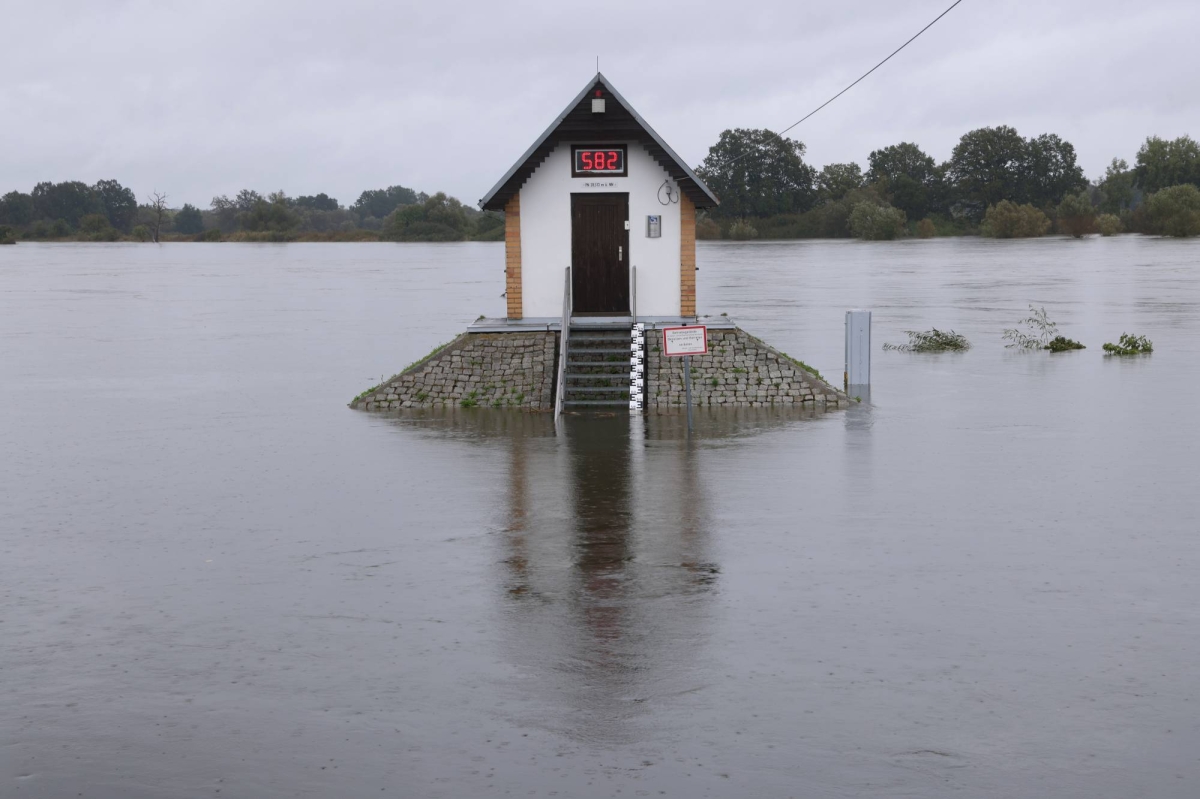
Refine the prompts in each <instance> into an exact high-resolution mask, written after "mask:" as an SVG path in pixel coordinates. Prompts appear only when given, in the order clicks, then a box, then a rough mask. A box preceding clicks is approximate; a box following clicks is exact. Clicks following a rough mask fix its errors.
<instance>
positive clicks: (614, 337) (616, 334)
mask: <svg viewBox="0 0 1200 799" xmlns="http://www.w3.org/2000/svg"><path fill="white" fill-rule="evenodd" d="M567 341H568V342H570V343H571V344H574V343H575V342H576V341H602V342H610V341H632V338H631V337H630V335H629V331H628V330H614V331H612V332H611V333H575V332H573V331H572V333H571V335H570V336H568V337H567Z"/></svg>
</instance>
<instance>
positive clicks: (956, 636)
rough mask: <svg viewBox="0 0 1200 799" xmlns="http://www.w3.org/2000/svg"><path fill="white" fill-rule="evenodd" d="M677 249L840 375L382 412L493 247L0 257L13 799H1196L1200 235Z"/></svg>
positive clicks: (791, 347)
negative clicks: (759, 400) (931, 347)
mask: <svg viewBox="0 0 1200 799" xmlns="http://www.w3.org/2000/svg"><path fill="white" fill-rule="evenodd" d="M699 262H700V266H701V271H700V274H699V276H698V277H699V284H700V289H699V291H700V306H701V310H702V312H704V313H710V314H714V315H715V314H719V313H722V312H726V313H728V314H730V315H731V316H733V317H734V318H736V319H737V320H738V321H739V322H740V323H741V324H742V326H743V327H745V328H746V329H747V330H748V331H750V332H751V333H754V334H756V335H759V336H761V337H763V338H765V339H766V340H767V341H768V342H770V343H772V344H774V345H775V346H777V347H778V348H780V349H782V350H785V351H787V352H788V353H790V354H792V355H793V356H796V357H799V358H802V359H804V360H805V361H807V362H808V363H810V364H812V365H814V366H816V367H817V368H819V369H820V370H821V371H822V372H824V374H825V375H826V376H828V377H830V378H832V379H833V382H835V383H840V380H841V370H842V317H843V312H844V311H845V309H847V308H851V307H865V308H870V309H872V310H873V311H874V322H875V327H874V332H875V345H874V348H873V366H874V370H873V386H872V391H871V396H870V397H869V398H866V399H868V400H869V401H868V402H863V403H862V404H856V405H855V406H854V407H852V408H850V409H849V410H847V411H838V412H834V413H830V414H826V415H815V416H810V417H808V418H804V417H798V416H795V415H792V416H789V415H787V414H784V413H778V414H776V413H767V412H763V413H748V412H747V413H731V412H726V413H723V414H706V413H699V414H698V415H697V429H696V432H695V434H694V435H693V436H692V437H691V438H690V439H689V437H688V436H687V434H686V428H685V425H684V424H683V422H682V420H681V419H680V417H678V416H648V417H646V418H644V419H641V418H639V419H634V420H630V419H629V418H628V417H623V416H614V417H607V418H599V419H589V418H575V419H568V421H567V424H566V427H565V430H564V431H563V432H562V434H561V435H555V431H554V428H553V424H552V422H551V420H550V419H548V418H547V417H546V416H545V415H526V414H519V413H508V412H497V411H490V410H485V409H470V410H459V411H457V412H451V413H443V414H426V415H416V416H407V417H395V416H385V415H372V414H367V413H362V412H356V411H351V410H349V409H347V407H346V403H347V402H348V401H349V400H350V399H351V398H352V397H353V396H354V395H355V394H357V393H358V392H359V391H360V390H362V389H363V388H366V387H367V386H370V385H373V384H374V383H376V382H378V380H379V378H380V376H381V375H383V376H386V375H390V374H391V373H393V372H395V371H397V370H398V369H400V368H401V367H403V366H404V365H405V364H407V363H409V362H411V361H413V360H415V359H417V358H418V357H420V356H421V355H423V354H424V353H425V352H426V351H428V350H429V349H430V348H432V346H434V345H435V344H438V343H440V342H443V341H446V340H448V339H450V338H451V337H453V336H454V335H455V334H457V333H458V332H459V331H461V330H462V328H463V327H464V326H465V325H466V324H467V323H468V322H470V321H471V320H472V319H474V318H475V317H476V316H478V315H479V314H487V315H491V316H496V315H501V314H502V313H503V306H502V303H503V300H501V299H500V297H499V294H500V292H501V291H502V290H503V273H502V270H503V259H502V251H501V247H500V245H495V244H461V245H428V246H426V245H386V244H365V245H332V244H312V245H304V244H300V245H233V244H221V245H188V244H179V245H165V246H161V247H156V246H152V245H128V246H126V245H119V244H105V245H66V244H60V245H36V244H27V243H22V244H20V245H18V246H17V247H7V248H0V411H2V412H0V453H2V454H0V486H2V491H0V636H2V638H0V640H2V642H3V643H2V646H0V796H4V797H9V796H13V797H39V798H40V797H45V798H51V797H53V798H55V799H57V797H67V796H71V797H73V796H82V797H91V798H93V799H97V798H98V799H150V798H151V797H154V798H156V799H157V798H158V797H168V798H170V799H174V798H176V797H212V796H222V797H223V796H231V797H355V798H356V797H368V796H372V797H376V796H400V797H447V798H455V797H490V796H509V795H512V796H517V795H520V796H559V797H615V796H676V797H709V796H711V797H732V796H738V797H881V798H882V797H907V796H911V797H950V796H953V797H1056V798H1057V799H1070V798H1074V797H1078V799H1097V798H1104V799H1107V798H1109V797H1111V799H1127V798H1128V797H1157V798H1160V799H1161V798H1173V797H1179V798H1180V799H1183V798H1185V797H1186V798H1188V799H1191V797H1195V796H1197V795H1200V536H1198V535H1197V531H1198V530H1200V490H1198V489H1200V469H1198V468H1197V463H1198V460H1200V457H1198V452H1200V422H1198V421H1197V414H1196V413H1195V411H1194V409H1193V407H1192V406H1193V404H1194V401H1195V397H1196V396H1197V395H1198V394H1200V243H1197V242H1188V241H1167V240H1156V239H1143V238H1136V237H1121V238H1117V239H1099V238H1092V239H1088V240H1084V241H1071V240H1061V239H1046V240H1040V241H1032V242H988V241H979V240H939V241H905V242H899V243H858V242H797V243H752V244H725V243H713V244H708V245H707V246H703V247H702V248H701V251H700V254H699ZM1030 303H1033V304H1036V305H1038V306H1042V305H1044V306H1045V308H1046V310H1047V311H1048V312H1049V314H1050V316H1051V318H1053V319H1054V320H1056V321H1057V322H1058V323H1059V325H1060V329H1061V331H1062V332H1063V333H1065V334H1066V335H1069V336H1071V337H1073V338H1077V339H1080V340H1082V341H1083V342H1084V343H1085V344H1086V345H1087V346H1088V349H1086V350H1084V351H1081V352H1072V353H1064V354H1056V355H1051V354H1048V353H1042V352H1034V353H1023V352H1014V351H1011V350H1006V349H1005V348H1004V347H1003V342H1002V341H1001V339H1000V334H1001V330H1002V329H1003V328H1005V327H1010V326H1012V325H1013V324H1014V323H1015V322H1016V321H1017V320H1018V319H1019V318H1021V317H1022V316H1024V315H1025V314H1026V312H1027V306H1028V305H1029V304H1030ZM934 326H936V327H939V328H953V329H955V330H957V331H958V332H961V333H964V334H966V335H967V337H968V338H969V339H970V340H971V341H972V343H973V344H974V347H973V348H972V349H971V350H970V351H968V352H965V353H955V354H943V355H917V354H906V353H897V352H884V351H882V349H881V348H880V345H881V344H882V343H883V342H887V341H891V342H900V341H902V340H903V332H902V331H904V330H906V329H926V328H929V327H934ZM1122 332H1130V333H1141V334H1145V335H1147V336H1149V337H1150V338H1151V339H1153V341H1154V345H1155V352H1154V354H1153V355H1150V356H1145V357H1138V358H1129V359H1115V358H1105V357H1104V356H1103V355H1102V353H1101V349H1100V345H1101V344H1102V343H1103V342H1105V341H1115V340H1116V338H1117V337H1118V336H1119V335H1120V334H1121V333H1122Z"/></svg>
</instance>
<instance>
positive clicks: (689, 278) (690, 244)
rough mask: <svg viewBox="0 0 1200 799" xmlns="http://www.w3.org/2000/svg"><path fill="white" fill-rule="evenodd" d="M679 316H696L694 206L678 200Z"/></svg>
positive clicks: (686, 200)
mask: <svg viewBox="0 0 1200 799" xmlns="http://www.w3.org/2000/svg"><path fill="white" fill-rule="evenodd" d="M679 315H680V316H695V315H696V206H695V204H694V203H693V202H692V198H691V197H689V196H688V195H686V194H684V195H683V196H681V197H680V198H679Z"/></svg>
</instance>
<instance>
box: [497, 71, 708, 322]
mask: <svg viewBox="0 0 1200 799" xmlns="http://www.w3.org/2000/svg"><path fill="white" fill-rule="evenodd" d="M717 202H718V201H717V198H716V196H714V195H713V193H712V192H711V191H710V190H709V188H708V187H707V186H705V185H704V183H703V181H701V180H700V178H699V177H697V176H696V173H695V172H693V171H692V170H691V168H689V167H688V165H687V163H686V162H685V161H684V160H683V159H682V158H680V157H679V156H678V155H676V154H675V151H674V150H672V149H671V148H670V147H669V146H668V145H667V143H666V142H665V141H663V139H662V137H661V136H659V135H658V134H657V133H655V132H654V129H653V128H651V127H650V126H649V125H648V124H646V121H645V120H644V119H642V117H641V116H640V115H639V114H638V113H637V111H635V110H634V109H633V107H632V106H631V105H630V104H629V103H628V102H627V101H626V100H625V98H624V97H622V96H621V95H620V94H619V93H618V92H617V90H616V89H614V88H613V87H612V84H611V83H609V81H608V79H607V78H605V77H604V76H603V75H602V74H600V73H597V74H596V77H595V78H594V79H592V80H591V81H589V82H588V84H587V86H585V87H584V89H583V91H581V92H580V93H579V94H578V95H577V96H576V97H575V99H573V100H572V101H571V102H570V103H568V104H567V107H566V108H565V109H564V110H563V112H562V113H561V114H559V115H558V118H557V119H555V120H554V122H553V123H551V125H550V127H548V128H547V129H546V130H545V132H544V133H542V135H541V136H539V137H538V138H537V140H536V141H535V142H534V143H533V144H532V145H531V146H530V147H529V149H528V150H526V151H525V154H524V155H522V156H521V157H520V158H519V159H518V160H517V162H516V163H515V164H513V165H512V168H510V169H509V170H508V172H506V173H505V174H504V177H502V178H501V179H500V181H499V182H498V183H497V184H496V185H495V186H494V187H492V190H491V191H489V192H488V193H487V195H486V196H485V197H484V198H483V199H482V200H480V201H479V204H480V207H482V208H483V209H484V210H491V211H503V212H504V220H505V233H504V248H505V264H506V281H505V286H506V292H505V297H506V300H507V317H508V319H509V320H518V319H525V320H532V319H535V318H540V319H549V318H555V317H559V316H561V313H562V305H563V291H564V283H565V279H564V276H565V267H568V266H570V267H571V283H572V297H573V299H572V303H573V307H574V315H575V316H597V317H630V316H632V315H634V314H635V313H636V316H637V317H638V318H650V319H653V318H688V317H694V316H695V315H696V210H697V209H700V208H711V207H713V206H715V205H717ZM635 306H636V308H635Z"/></svg>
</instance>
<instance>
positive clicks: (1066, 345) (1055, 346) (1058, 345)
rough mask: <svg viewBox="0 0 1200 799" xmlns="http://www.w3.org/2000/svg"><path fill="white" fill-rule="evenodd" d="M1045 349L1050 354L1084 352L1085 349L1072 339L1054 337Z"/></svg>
mask: <svg viewBox="0 0 1200 799" xmlns="http://www.w3.org/2000/svg"><path fill="white" fill-rule="evenodd" d="M1045 349H1048V350H1050V351H1051V352H1066V351H1067V350H1086V349H1087V347H1085V346H1083V345H1082V344H1080V343H1079V342H1078V341H1075V340H1074V339H1070V338H1067V337H1066V336H1055V337H1054V338H1053V339H1051V340H1050V343H1049V344H1047V345H1046V346H1045Z"/></svg>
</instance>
